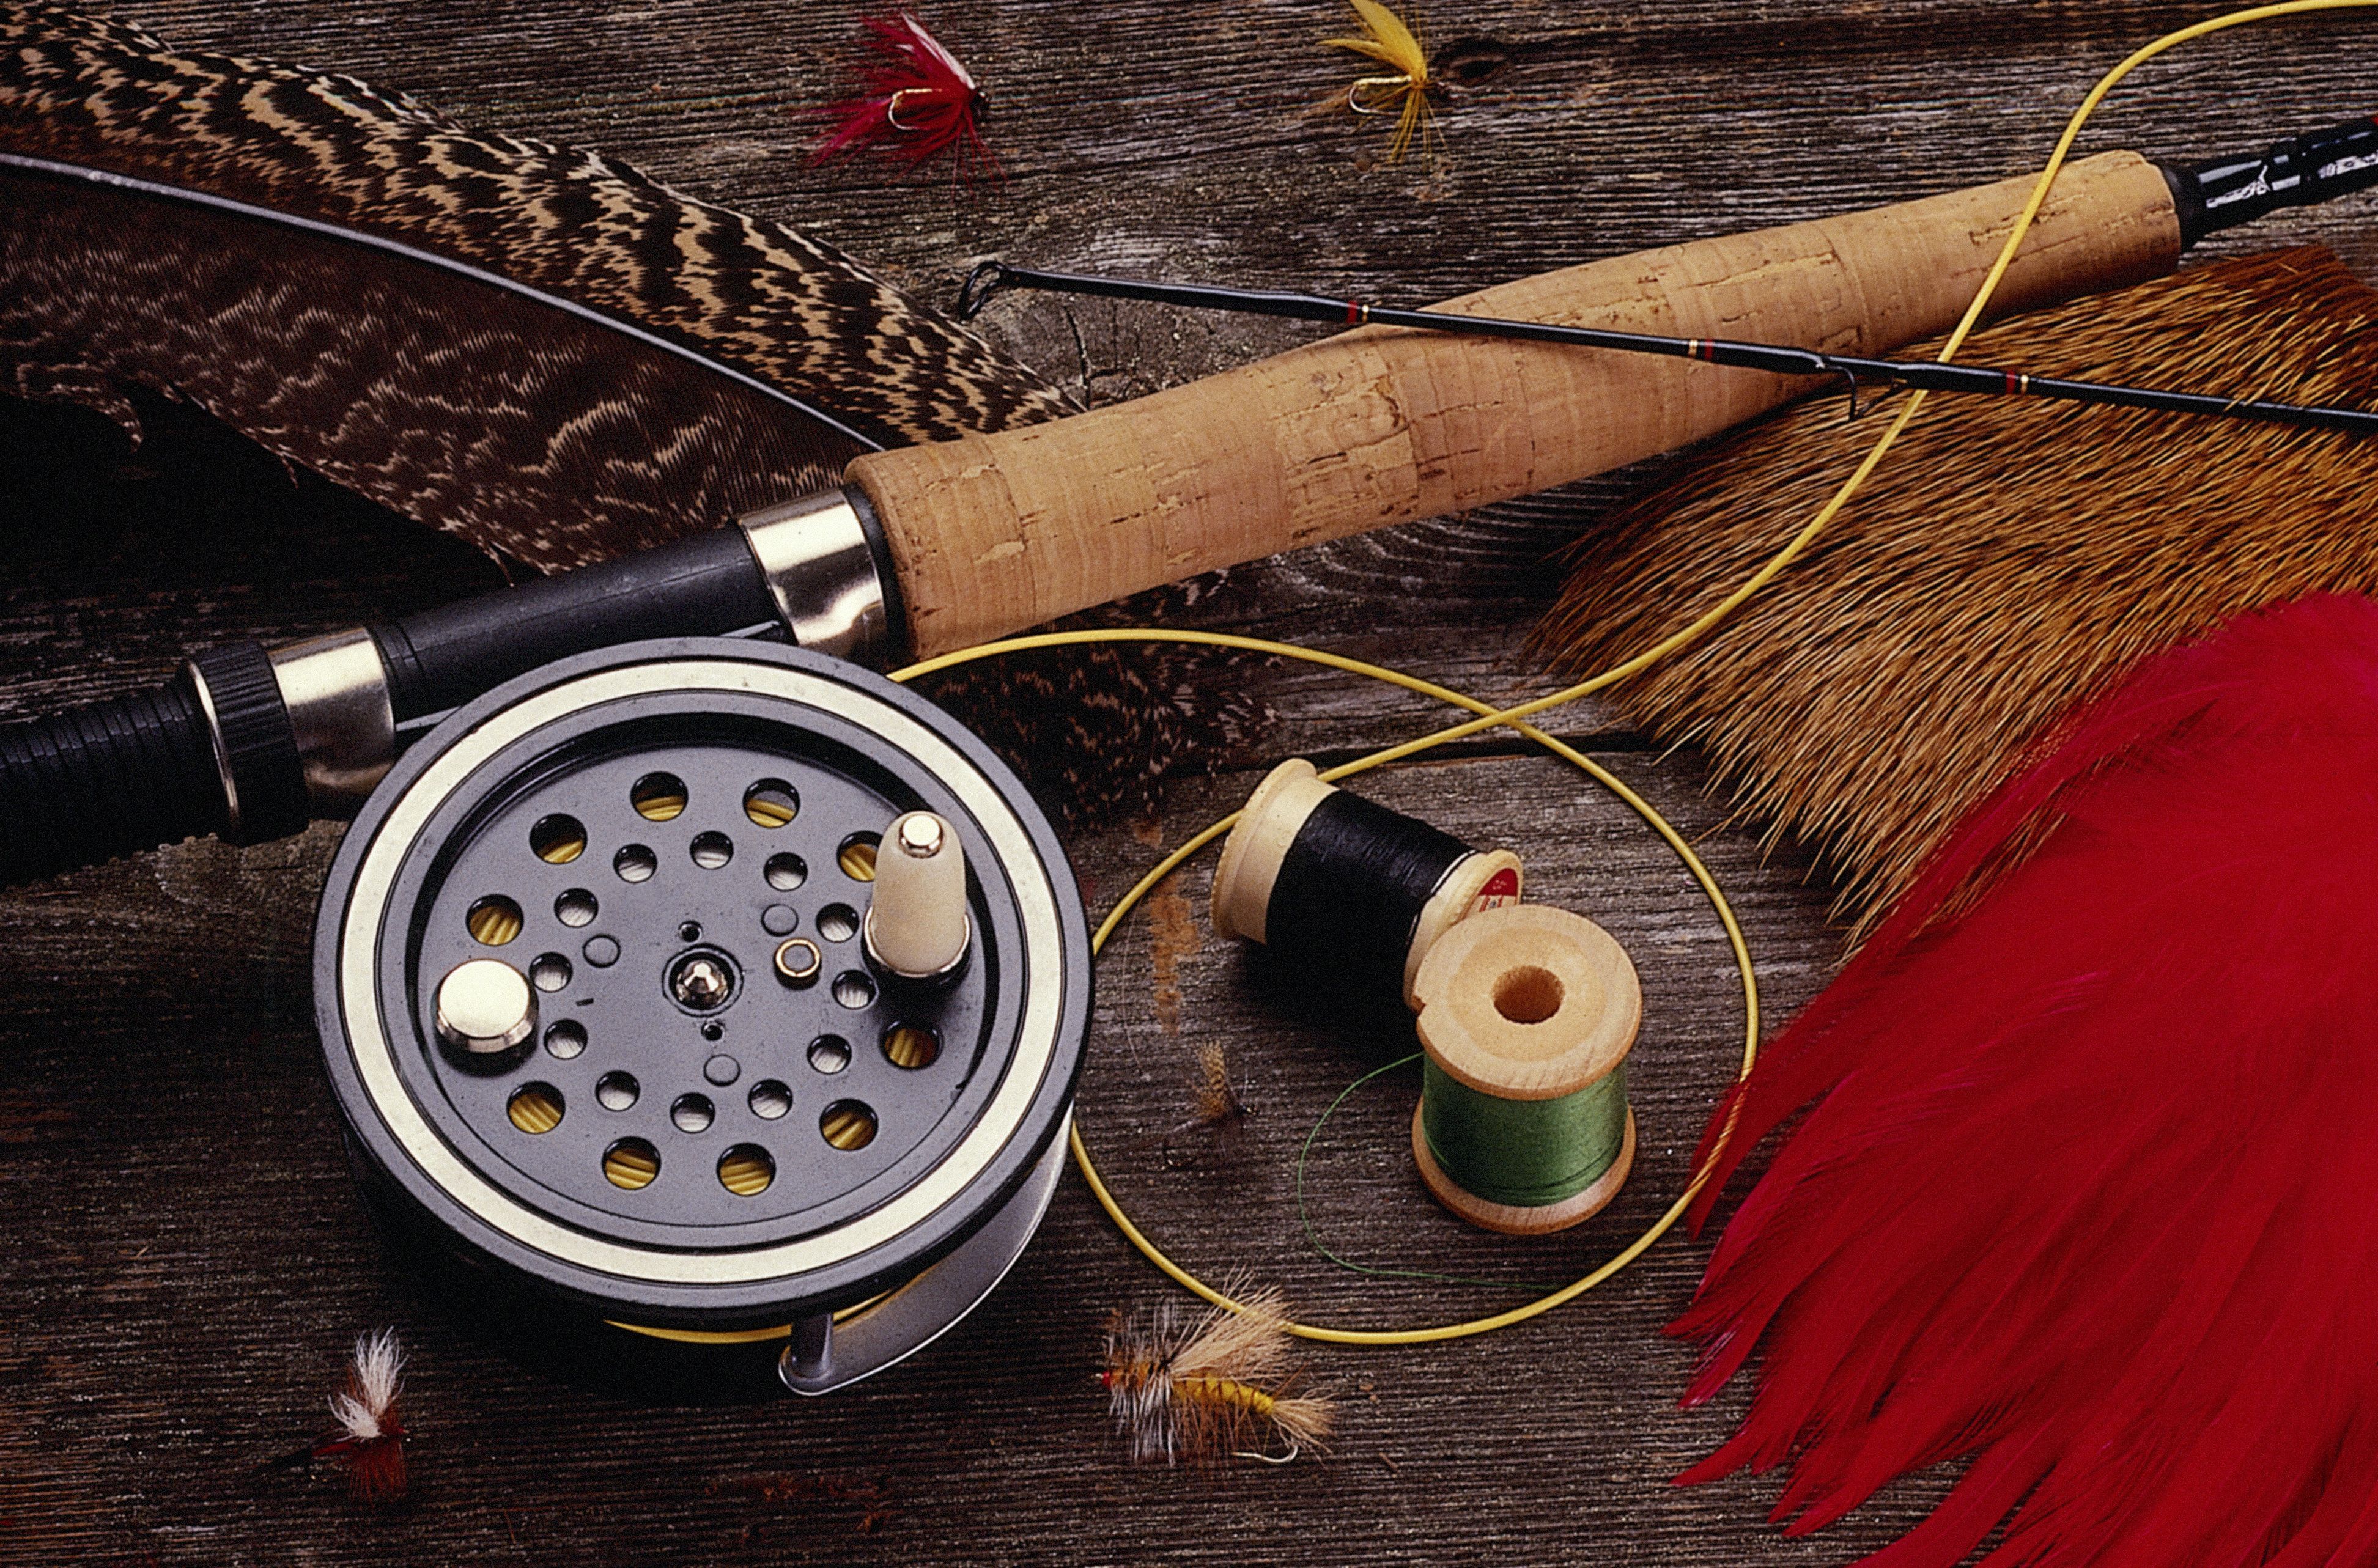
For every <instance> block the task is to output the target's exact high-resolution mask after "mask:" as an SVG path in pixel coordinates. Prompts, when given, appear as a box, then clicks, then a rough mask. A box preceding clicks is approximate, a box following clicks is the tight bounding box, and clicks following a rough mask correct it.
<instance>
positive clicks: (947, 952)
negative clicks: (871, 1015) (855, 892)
mask: <svg viewBox="0 0 2378 1568" xmlns="http://www.w3.org/2000/svg"><path fill="white" fill-rule="evenodd" d="M970 934H971V928H970V926H969V924H968V921H967V874H966V851H965V850H964V849H962V848H961V847H959V844H958V835H957V833H956V832H955V831H954V830H953V829H952V828H951V827H950V825H949V823H948V822H946V821H944V820H942V819H941V818H940V817H937V816H935V815H934V814H933V813H932V812H931V811H911V812H908V813H907V815H905V816H902V817H900V818H897V819H895V820H894V822H893V823H892V826H891V827H890V829H888V830H887V831H886V832H884V834H883V846H882V847H881V848H880V849H878V850H877V851H876V854H875V901H874V903H873V904H871V905H870V906H869V908H868V911H867V952H868V954H869V955H870V956H871V957H872V958H873V959H874V960H875V962H876V964H878V965H879V966H880V967H882V968H883V969H886V970H889V971H890V972H891V973H892V974H894V975H896V976H900V977H901V978H903V979H907V980H926V979H939V978H941V977H942V976H945V975H950V974H955V972H956V970H957V967H958V965H959V964H960V963H961V962H963V961H964V960H965V958H966V955H967V940H968V938H969V936H970Z"/></svg>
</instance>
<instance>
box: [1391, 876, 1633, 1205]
mask: <svg viewBox="0 0 2378 1568" xmlns="http://www.w3.org/2000/svg"><path fill="white" fill-rule="evenodd" d="M1416 988H1417V991H1418V994H1419V998H1420V1003H1421V1011H1420V1021H1419V1028H1420V1037H1421V1044H1422V1046H1423V1048H1424V1049H1425V1050H1426V1052H1427V1054H1428V1071H1427V1077H1426V1086H1425V1088H1424V1089H1423V1095H1422V1098H1421V1103H1420V1106H1419V1107H1417V1108H1416V1109H1415V1110H1414V1111H1413V1113H1412V1157H1413V1160H1414V1162H1415V1163H1416V1164H1417V1165H1418V1166H1419V1167H1420V1171H1421V1176H1422V1179H1423V1180H1424V1181H1425V1182H1426V1183H1427V1184H1428V1188H1429V1191H1431V1192H1433V1193H1434V1194H1435V1196H1436V1198H1437V1200H1438V1202H1440V1203H1444V1204H1445V1206H1446V1207H1447V1208H1448V1209H1451V1210H1452V1211H1453V1212H1454V1213H1455V1214H1457V1215H1459V1216H1461V1217H1462V1218H1463V1219H1466V1220H1469V1221H1470V1222H1471V1223H1472V1224H1474V1225H1479V1226H1483V1227H1486V1228H1488V1229H1490V1230H1500V1231H1505V1232H1508V1233H1511V1234H1515V1235H1536V1234H1541V1233H1543V1232H1546V1231H1552V1230H1559V1229H1562V1228H1564V1227H1567V1226H1571V1225H1575V1224H1577V1223H1579V1221H1580V1220H1583V1219H1585V1218H1587V1217H1588V1216H1590V1215H1594V1214H1596V1213H1599V1212H1600V1211H1601V1209H1602V1208H1603V1206H1604V1205H1605V1204H1607V1203H1609V1202H1610V1200H1611V1199H1612V1198H1614V1197H1615V1196H1616V1195H1617V1192H1618V1189H1619V1187H1620V1186H1621V1185H1622V1184H1624V1182H1625V1181H1626V1179H1627V1171H1628V1170H1629V1169H1630V1168H1631V1167H1633V1164H1634V1156H1635V1117H1634V1112H1633V1111H1632V1110H1631V1109H1630V1108H1629V1107H1627V1095H1626V1079H1625V1072H1624V1069H1625V1064H1626V1059H1627V1052H1628V1051H1629V1050H1630V1049H1631V1048H1632V1047H1633V1046H1634V1043H1635V1032H1636V1029H1637V1026H1638V1025H1639V1023H1640V1022H1641V1019H1642V992H1641V989H1640V987H1639V985H1638V983H1637V981H1636V977H1635V966H1634V964H1632V963H1630V962H1629V961H1628V960H1627V953H1626V950H1625V949H1623V948H1621V947H1620V946H1619V945H1618V943H1617V942H1616V941H1615V940H1613V939H1612V937H1611V936H1610V934H1609V933H1608V932H1606V931H1604V930H1603V929H1602V928H1601V927H1599V926H1596V925H1595V924H1594V923H1593V922H1592V921H1591V920H1588V919H1586V918H1584V917H1583V916H1578V915H1572V914H1570V913H1568V912H1567V910H1561V909H1546V908H1542V907H1536V906H1531V905H1512V906H1507V907H1504V908H1498V909H1489V910H1484V911H1482V912H1480V913H1479V914H1478V915H1477V916H1473V917H1472V918H1471V919H1468V920H1465V921H1463V922H1461V923H1460V924H1459V925H1458V926H1456V927H1455V928H1453V929H1452V930H1451V931H1450V932H1448V933H1447V935H1446V936H1445V937H1444V938H1443V939H1442V940H1439V941H1438V942H1437V944H1436V945H1435V947H1434V948H1433V949H1431V950H1430V952H1429V954H1428V956H1427V958H1426V960H1424V961H1423V964H1422V965H1421V970H1420V975H1419V978H1418V981H1417V987H1416Z"/></svg>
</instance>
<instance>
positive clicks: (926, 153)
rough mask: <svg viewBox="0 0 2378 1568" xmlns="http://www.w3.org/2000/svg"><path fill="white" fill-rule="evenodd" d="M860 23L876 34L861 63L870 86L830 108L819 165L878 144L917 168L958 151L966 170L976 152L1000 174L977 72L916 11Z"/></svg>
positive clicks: (871, 34) (987, 166) (863, 79)
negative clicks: (984, 123) (987, 136)
mask: <svg viewBox="0 0 2378 1568" xmlns="http://www.w3.org/2000/svg"><path fill="white" fill-rule="evenodd" d="M859 25H860V26H862V27H864V28H865V29H866V30H867V35H868V36H867V47H868V56H867V57H866V58H865V59H863V60H861V61H860V62H859V79H860V81H861V82H862V83H863V84H864V86H865V91H864V92H863V93H861V94H860V95H859V96H858V97H855V98H847V99H845V100H843V101H842V102H838V103H835V104H833V105H832V106H830V107H828V108H827V109H825V110H824V111H823V114H825V115H826V116H827V117H829V118H831V119H833V120H834V121H835V130H834V134H833V135H832V136H829V137H828V138H826V139H825V141H824V142H823V144H822V145H821V146H820V147H819V148H818V150H817V151H816V153H815V154H814V155H813V157H812V162H825V161H826V160H828V159H830V158H836V157H839V156H841V155H842V154H844V153H846V152H852V151H856V150H859V149H860V148H869V147H871V148H876V149H879V150H882V151H883V152H885V153H887V154H889V155H890V156H893V157H895V158H898V159H901V160H903V161H904V162H907V164H908V166H909V167H911V168H915V167H918V166H919V165H921V164H924V163H928V162H931V161H932V160H933V159H935V158H938V157H939V156H941V155H942V154H943V152H951V153H953V154H954V157H955V162H956V166H957V169H958V172H959V174H961V175H963V174H965V172H966V168H967V160H968V158H969V157H971V158H973V159H975V160H978V161H979V163H980V165H981V167H982V168H983V169H984V170H985V171H986V172H987V173H989V174H993V175H996V174H999V172H1000V170H999V160H998V159H997V158H995V157H993V156H992V155H991V148H990V147H989V146H988V145H987V144H986V143H985V142H984V141H983V139H982V131H981V128H980V125H979V122H980V120H981V117H982V112H983V92H982V89H981V88H980V87H979V86H978V85H977V84H976V82H975V79H974V75H973V73H972V72H970V71H968V70H967V68H966V67H965V66H962V65H960V64H958V59H957V56H956V55H955V54H951V53H950V52H949V50H947V49H946V48H944V47H943V44H942V42H941V40H939V39H937V38H935V37H934V36H933V35H932V34H931V33H930V32H928V31H926V30H925V24H924V23H922V22H920V21H919V20H918V19H917V18H915V17H914V16H912V15H911V14H909V13H908V12H906V11H900V12H895V13H894V14H893V15H891V16H888V17H867V18H861V20H860V23H859Z"/></svg>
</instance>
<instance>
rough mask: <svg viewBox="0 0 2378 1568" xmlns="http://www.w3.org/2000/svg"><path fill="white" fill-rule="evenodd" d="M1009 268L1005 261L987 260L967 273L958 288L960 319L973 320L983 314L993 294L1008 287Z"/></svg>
mask: <svg viewBox="0 0 2378 1568" xmlns="http://www.w3.org/2000/svg"><path fill="white" fill-rule="evenodd" d="M1008 278H1009V273H1008V269H1007V266H1006V264H1005V263H1004V262H1000V261H986V262H984V263H983V264H982V265H981V266H979V267H977V268H976V269H974V270H973V271H971V272H969V273H967V279H966V281H965V282H964V283H963V284H961V285H960V286H959V288H958V319H959V320H961V321H971V320H973V319H974V318H975V317H978V316H979V315H981V314H982V307H983V306H984V305H989V304H990V303H991V296H992V295H993V294H996V293H999V292H1000V291H1001V290H1002V289H1004V288H1005V287H1007V283H1008Z"/></svg>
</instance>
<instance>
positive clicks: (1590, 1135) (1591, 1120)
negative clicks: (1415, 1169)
mask: <svg viewBox="0 0 2378 1568" xmlns="http://www.w3.org/2000/svg"><path fill="white" fill-rule="evenodd" d="M1422 1071H1423V1074H1424V1077H1423V1083H1422V1086H1421V1107H1422V1108H1421V1132H1422V1135H1423V1137H1425V1138H1426V1139H1427V1140H1428V1152H1429V1154H1430V1155H1433V1156H1435V1160H1436V1163H1437V1167H1438V1168H1440V1169H1442V1170H1443V1171H1444V1172H1445V1174H1446V1175H1447V1176H1449V1177H1451V1178H1452V1179H1453V1180H1454V1182H1455V1184H1456V1185H1458V1186H1459V1187H1460V1189H1461V1190H1462V1191H1465V1192H1468V1193H1471V1194H1472V1195H1474V1196H1476V1197H1479V1198H1483V1199H1484V1200H1485V1201H1486V1202H1488V1203H1507V1204H1509V1205H1511V1206H1513V1207H1515V1208H1524V1209H1540V1208H1543V1207H1544V1206H1545V1205H1546V1204H1548V1203H1559V1202H1561V1201H1562V1200H1563V1199H1565V1198H1573V1197H1575V1196H1577V1194H1579V1192H1582V1191H1585V1190H1586V1189H1587V1188H1589V1187H1591V1186H1592V1185H1593V1184H1594V1183H1595V1182H1596V1181H1598V1180H1600V1179H1602V1177H1603V1173H1604V1172H1606V1171H1608V1170H1609V1169H1610V1167H1612V1166H1613V1165H1615V1164H1616V1163H1617V1160H1618V1155H1619V1153H1620V1151H1621V1150H1623V1149H1624V1148H1625V1147H1626V1146H1627V1069H1626V1065H1625V1064H1624V1063H1621V1064H1620V1065H1619V1066H1618V1067H1616V1068H1614V1069H1613V1070H1612V1071H1610V1072H1608V1073H1606V1074H1605V1075H1603V1077H1601V1078H1597V1079H1595V1080H1594V1081H1593V1082H1592V1083H1588V1084H1587V1085H1586V1086H1585V1087H1584V1088H1582V1089H1579V1091H1577V1093H1575V1094H1573V1095H1560V1096H1558V1097H1557V1098H1555V1099H1549V1100H1501V1099H1496V1098H1495V1096H1494V1095H1483V1094H1480V1093H1479V1092H1478V1091H1477V1090H1475V1089H1471V1088H1469V1087H1467V1086H1466V1085H1464V1084H1463V1083H1460V1081H1459V1080H1458V1079H1456V1078H1454V1077H1452V1076H1451V1075H1450V1074H1448V1073H1447V1071H1445V1070H1444V1069H1443V1068H1441V1067H1439V1066H1437V1064H1436V1063H1435V1061H1434V1060H1431V1061H1429V1062H1428V1063H1426V1065H1425V1066H1424V1067H1423V1069H1422Z"/></svg>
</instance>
